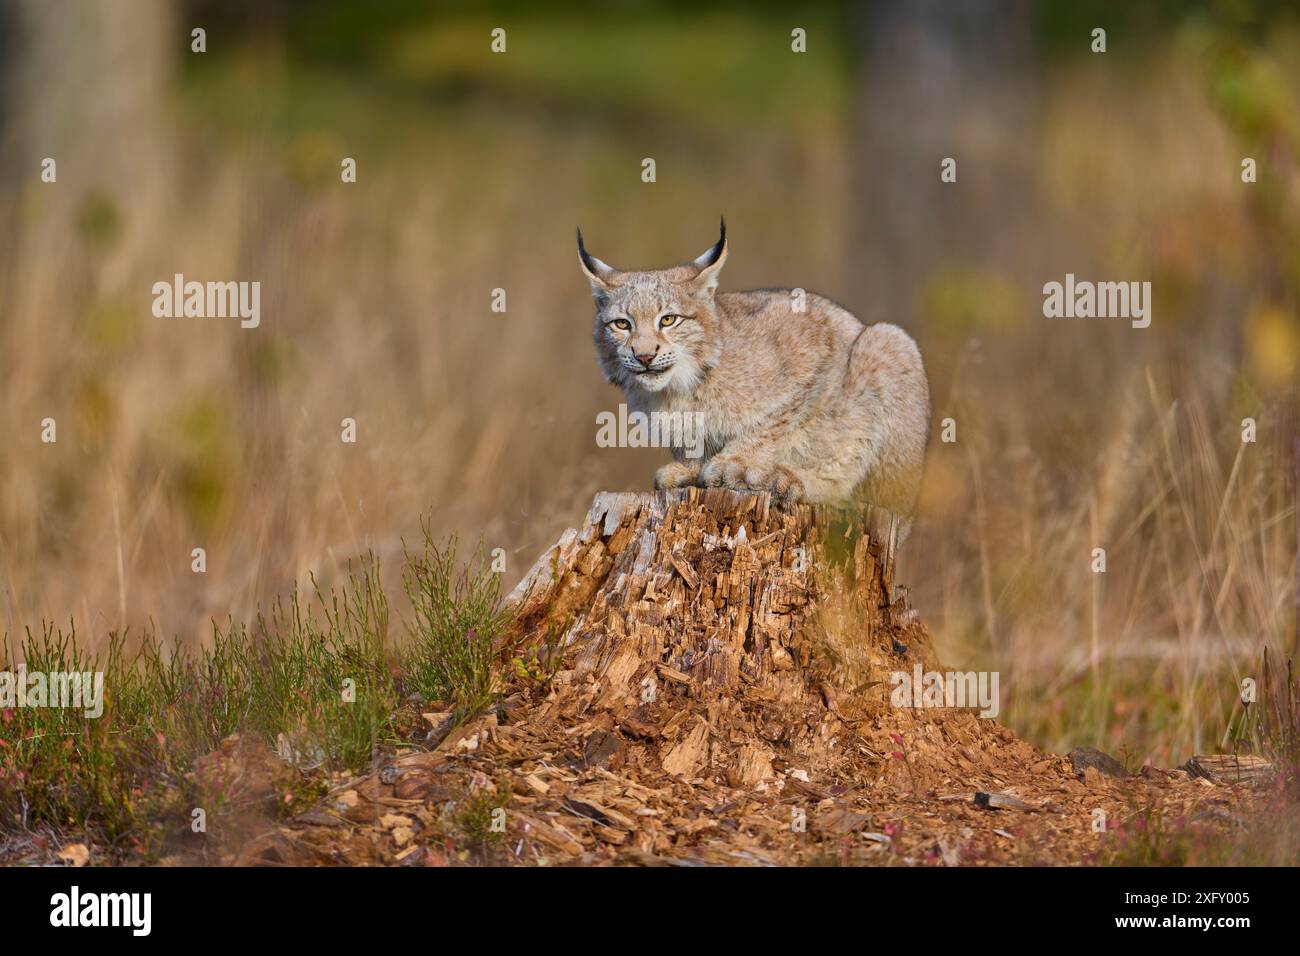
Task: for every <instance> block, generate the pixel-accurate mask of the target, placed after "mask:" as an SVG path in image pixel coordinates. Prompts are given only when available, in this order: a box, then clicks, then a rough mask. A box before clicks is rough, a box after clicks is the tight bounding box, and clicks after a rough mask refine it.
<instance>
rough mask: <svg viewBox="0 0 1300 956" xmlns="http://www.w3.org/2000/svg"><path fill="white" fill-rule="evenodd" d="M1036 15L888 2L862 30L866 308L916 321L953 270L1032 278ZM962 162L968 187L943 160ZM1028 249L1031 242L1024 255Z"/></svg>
mask: <svg viewBox="0 0 1300 956" xmlns="http://www.w3.org/2000/svg"><path fill="white" fill-rule="evenodd" d="M1028 12H1029V11H1028V8H1027V6H1026V4H1025V3H1023V2H1014V0H1013V2H1006V0H882V2H876V3H864V4H862V6H861V8H860V10H859V13H858V21H857V24H856V36H857V45H858V50H859V61H860V62H861V63H862V64H863V72H862V75H861V77H860V78H859V80H858V84H859V91H860V92H859V97H858V106H857V110H856V117H855V120H854V121H855V124H856V133H855V137H854V144H853V150H854V173H853V176H854V184H855V192H856V194H857V203H858V207H857V208H858V217H857V227H856V235H855V236H854V237H853V244H852V247H851V248H852V249H853V250H854V253H853V255H854V257H855V259H856V261H857V262H858V263H859V264H860V268H859V271H858V274H857V280H856V281H857V283H859V285H858V287H857V288H855V289H854V292H855V296H856V298H855V301H873V300H874V301H876V302H878V303H879V304H880V307H881V309H882V312H881V314H878V315H870V316H864V317H863V318H864V319H866V320H868V321H875V320H880V319H889V320H890V321H899V322H902V323H903V324H904V325H909V324H910V322H911V320H912V319H913V318H914V316H915V308H916V305H917V297H918V294H919V293H921V292H922V291H923V289H924V286H925V283H926V282H927V281H928V279H929V278H930V276H931V275H932V273H933V272H934V271H935V270H936V269H937V268H940V267H941V266H943V265H944V264H945V263H954V264H962V265H970V266H985V267H996V268H997V269H998V270H999V271H1001V272H1003V273H1007V272H1011V273H1013V274H1019V273H1021V272H1022V271H1023V267H1024V265H1025V263H1024V261H1023V260H1024V256H1023V254H1020V255H1018V252H1019V253H1023V238H1024V237H1023V233H1022V229H1023V223H1024V222H1025V220H1026V215H1025V210H1026V208H1027V206H1028V205H1029V200H1030V196H1029V193H1030V190H1031V189H1032V181H1033V177H1032V176H1031V175H1030V174H1029V170H1028V167H1029V161H1030V154H1029V151H1028V150H1026V149H1025V148H1024V147H1023V143H1024V141H1025V135H1026V133H1027V132H1028V129H1029V126H1030V123H1031V121H1032V111H1033V94H1032V90H1033V88H1034V85H1033V83H1032V81H1031V80H1030V78H1029V77H1027V76H1026V75H1025V74H1026V72H1027V70H1028V67H1029V66H1030V62H1029V57H1030V53H1031V48H1030V44H1031V39H1030V36H1029V17H1028ZM947 157H952V158H953V159H956V160H957V183H956V184H955V185H954V184H950V183H943V182H941V181H940V178H939V174H940V164H941V162H942V161H943V160H944V159H945V158H947ZM1018 241H1019V242H1020V243H1021V248H1019V249H1018V248H1017V243H1018Z"/></svg>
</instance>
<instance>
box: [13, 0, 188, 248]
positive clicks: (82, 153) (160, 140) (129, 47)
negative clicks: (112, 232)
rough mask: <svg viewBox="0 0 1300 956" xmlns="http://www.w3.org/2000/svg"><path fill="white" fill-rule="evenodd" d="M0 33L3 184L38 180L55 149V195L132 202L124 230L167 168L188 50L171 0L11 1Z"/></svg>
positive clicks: (120, 203)
mask: <svg viewBox="0 0 1300 956" xmlns="http://www.w3.org/2000/svg"><path fill="white" fill-rule="evenodd" d="M0 35H2V38H0V49H2V50H3V57H4V58H3V60H2V61H0V158H2V159H3V163H2V164H0V187H3V188H4V190H5V191H6V192H11V191H14V190H16V189H20V188H22V187H23V186H25V185H27V184H31V183H39V182H40V171H41V170H40V164H41V161H42V160H43V159H44V158H45V157H52V158H53V159H55V161H56V162H57V164H58V185H59V187H60V195H63V196H66V197H69V198H71V199H72V200H73V201H74V202H77V203H79V202H80V201H82V200H84V199H85V197H87V196H88V195H95V196H98V197H102V198H103V199H104V200H107V201H108V202H110V203H113V204H114V205H115V206H117V207H118V208H119V209H121V208H124V207H126V206H128V205H130V206H131V208H132V212H133V213H137V214H135V215H131V216H126V217H123V218H124V219H125V221H124V222H123V225H124V226H125V227H126V228H127V230H128V233H129V230H130V228H131V227H132V225H133V224H135V223H138V222H139V221H140V220H141V219H144V218H145V217H144V215H142V213H143V212H144V210H140V209H139V203H140V202H142V201H144V202H145V203H146V204H147V203H148V201H149V199H150V197H155V198H156V197H159V196H160V194H161V193H162V190H160V189H158V188H157V181H158V179H159V178H160V177H163V176H164V175H165V174H166V173H167V171H168V170H169V168H170V166H171V136H170V130H169V124H168V122H167V117H168V108H167V97H168V94H169V91H170V80H171V77H172V72H173V64H174V63H175V60H176V57H177V56H179V55H180V54H181V53H182V52H185V51H188V49H189V35H188V31H187V30H182V29H181V28H180V26H179V24H178V22H177V17H176V15H175V8H174V5H173V3H172V0H131V2H129V3H123V2H120V0H78V2H77V3H75V4H65V3H52V2H49V0H12V2H10V3H8V4H6V5H5V7H4V10H3V13H2V14H0ZM142 185H147V188H142Z"/></svg>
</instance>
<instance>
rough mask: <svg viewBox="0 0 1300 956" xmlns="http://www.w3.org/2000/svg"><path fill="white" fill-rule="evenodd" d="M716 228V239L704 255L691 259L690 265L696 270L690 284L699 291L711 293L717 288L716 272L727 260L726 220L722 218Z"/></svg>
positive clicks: (720, 269) (718, 271) (719, 270)
mask: <svg viewBox="0 0 1300 956" xmlns="http://www.w3.org/2000/svg"><path fill="white" fill-rule="evenodd" d="M718 228H719V234H718V241H717V242H715V243H714V244H713V246H712V247H711V248H710V249H709V251H708V252H706V253H704V255H702V256H700V257H699V258H698V259H693V260H691V265H692V266H694V267H695V269H696V270H697V271H696V273H695V277H694V278H693V279H691V285H692V286H694V287H695V289H696V290H697V291H700V292H709V293H712V292H713V291H714V290H715V289H717V287H718V273H720V272H721V271H722V266H723V264H724V263H726V261H727V220H726V219H723V220H722V222H721V224H720V226H719V227H718Z"/></svg>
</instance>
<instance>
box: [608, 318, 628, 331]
mask: <svg viewBox="0 0 1300 956" xmlns="http://www.w3.org/2000/svg"><path fill="white" fill-rule="evenodd" d="M609 324H610V325H612V326H613V327H614V328H616V329H618V330H619V331H620V332H626V331H628V329H630V328H632V323H631V322H629V321H628V320H627V319H615V320H614V321H613V322H611V323H609Z"/></svg>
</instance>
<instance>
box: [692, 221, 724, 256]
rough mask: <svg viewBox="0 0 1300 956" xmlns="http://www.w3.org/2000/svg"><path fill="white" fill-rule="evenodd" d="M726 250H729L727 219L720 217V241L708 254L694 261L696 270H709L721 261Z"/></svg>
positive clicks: (710, 248)
mask: <svg viewBox="0 0 1300 956" xmlns="http://www.w3.org/2000/svg"><path fill="white" fill-rule="evenodd" d="M726 249H727V220H726V218H725V217H720V219H719V222H718V241H717V242H715V243H714V244H713V245H712V246H710V247H709V251H708V252H706V253H704V255H702V256H700V257H699V258H698V259H696V260H695V261H694V263H693V264H694V266H695V268H697V269H707V268H708V267H709V266H711V265H714V264H715V263H716V262H717V261H718V260H719V259H721V258H722V254H723V252H725V251H726Z"/></svg>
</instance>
